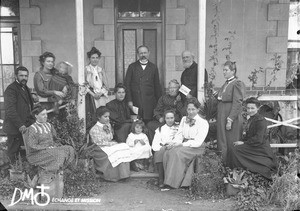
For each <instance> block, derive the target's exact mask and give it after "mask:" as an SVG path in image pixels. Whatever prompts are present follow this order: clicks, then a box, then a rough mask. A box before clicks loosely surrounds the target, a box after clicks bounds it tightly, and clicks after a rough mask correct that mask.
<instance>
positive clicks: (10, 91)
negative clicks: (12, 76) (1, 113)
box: [3, 81, 34, 135]
mask: <svg viewBox="0 0 300 211" xmlns="http://www.w3.org/2000/svg"><path fill="white" fill-rule="evenodd" d="M4 108H5V118H4V124H3V131H4V132H5V133H7V134H10V135H16V134H18V133H20V132H19V128H20V127H21V126H22V125H25V126H26V127H29V126H30V125H31V124H32V123H34V118H33V117H32V115H31V111H32V109H33V99H32V96H31V93H30V91H29V88H28V87H27V86H24V90H23V89H22V86H21V84H19V83H18V82H17V81H14V82H13V83H11V84H10V85H9V86H8V87H7V88H6V90H5V92H4Z"/></svg>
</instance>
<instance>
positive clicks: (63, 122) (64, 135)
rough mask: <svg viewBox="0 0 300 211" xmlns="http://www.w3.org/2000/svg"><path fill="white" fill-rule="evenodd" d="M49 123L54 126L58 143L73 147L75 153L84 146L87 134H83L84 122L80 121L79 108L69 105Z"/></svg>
mask: <svg viewBox="0 0 300 211" xmlns="http://www.w3.org/2000/svg"><path fill="white" fill-rule="evenodd" d="M49 122H50V123H51V124H52V125H53V126H54V128H55V130H56V133H57V137H58V138H59V139H58V140H57V141H58V142H59V143H61V144H63V145H71V146H73V147H74V149H75V151H76V152H78V151H79V149H80V148H81V147H82V145H83V144H84V140H85V134H84V133H83V128H84V122H83V119H79V117H78V113H77V106H75V105H73V104H71V103H69V104H68V105H67V107H66V109H62V110H60V113H59V115H55V116H53V117H52V118H50V119H49Z"/></svg>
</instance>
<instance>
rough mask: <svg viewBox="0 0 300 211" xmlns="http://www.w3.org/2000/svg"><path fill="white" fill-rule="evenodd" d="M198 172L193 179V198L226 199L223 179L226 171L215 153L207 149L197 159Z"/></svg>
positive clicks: (191, 191)
mask: <svg viewBox="0 0 300 211" xmlns="http://www.w3.org/2000/svg"><path fill="white" fill-rule="evenodd" d="M196 172H197V173H195V174H194V175H193V177H192V184H191V188H190V196H191V197H193V198H197V197H199V196H200V197H203V198H212V197H213V198H223V197H224V193H225V185H224V183H223V177H224V175H225V169H224V167H223V164H222V159H221V157H220V156H219V155H217V154H216V153H215V151H213V150H209V149H205V152H204V154H203V155H200V156H198V157H197V162H196Z"/></svg>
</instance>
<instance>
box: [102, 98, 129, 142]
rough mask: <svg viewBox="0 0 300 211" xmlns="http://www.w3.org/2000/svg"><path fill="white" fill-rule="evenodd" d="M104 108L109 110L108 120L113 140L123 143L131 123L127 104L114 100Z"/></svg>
mask: <svg viewBox="0 0 300 211" xmlns="http://www.w3.org/2000/svg"><path fill="white" fill-rule="evenodd" d="M106 107H107V108H108V109H109V110H110V115H109V118H110V120H111V124H112V126H113V129H114V132H115V134H114V135H115V140H116V141H117V142H119V143H120V142H123V143H125V142H126V138H127V136H128V134H129V133H130V129H131V123H132V120H131V116H130V108H129V106H128V104H127V102H126V101H125V100H123V101H119V100H117V99H114V100H112V101H110V102H108V103H107V104H106Z"/></svg>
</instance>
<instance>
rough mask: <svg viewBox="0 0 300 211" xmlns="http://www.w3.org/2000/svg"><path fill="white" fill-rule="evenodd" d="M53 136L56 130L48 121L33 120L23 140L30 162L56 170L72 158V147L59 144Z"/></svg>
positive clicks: (73, 154)
mask: <svg viewBox="0 0 300 211" xmlns="http://www.w3.org/2000/svg"><path fill="white" fill-rule="evenodd" d="M54 138H56V131H55V129H54V128H53V126H52V125H51V124H50V123H48V122H46V123H39V122H35V123H34V124H32V125H31V126H30V127H29V128H28V130H27V133H26V134H25V139H24V142H25V146H26V153H27V159H28V161H29V163H30V164H32V165H37V166H39V167H41V168H42V169H44V170H47V171H57V170H59V169H60V168H63V167H64V166H67V165H68V164H70V163H71V162H72V161H73V160H74V158H75V152H74V149H73V147H72V146H69V145H62V146H59V145H58V144H57V143H55V142H54Z"/></svg>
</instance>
